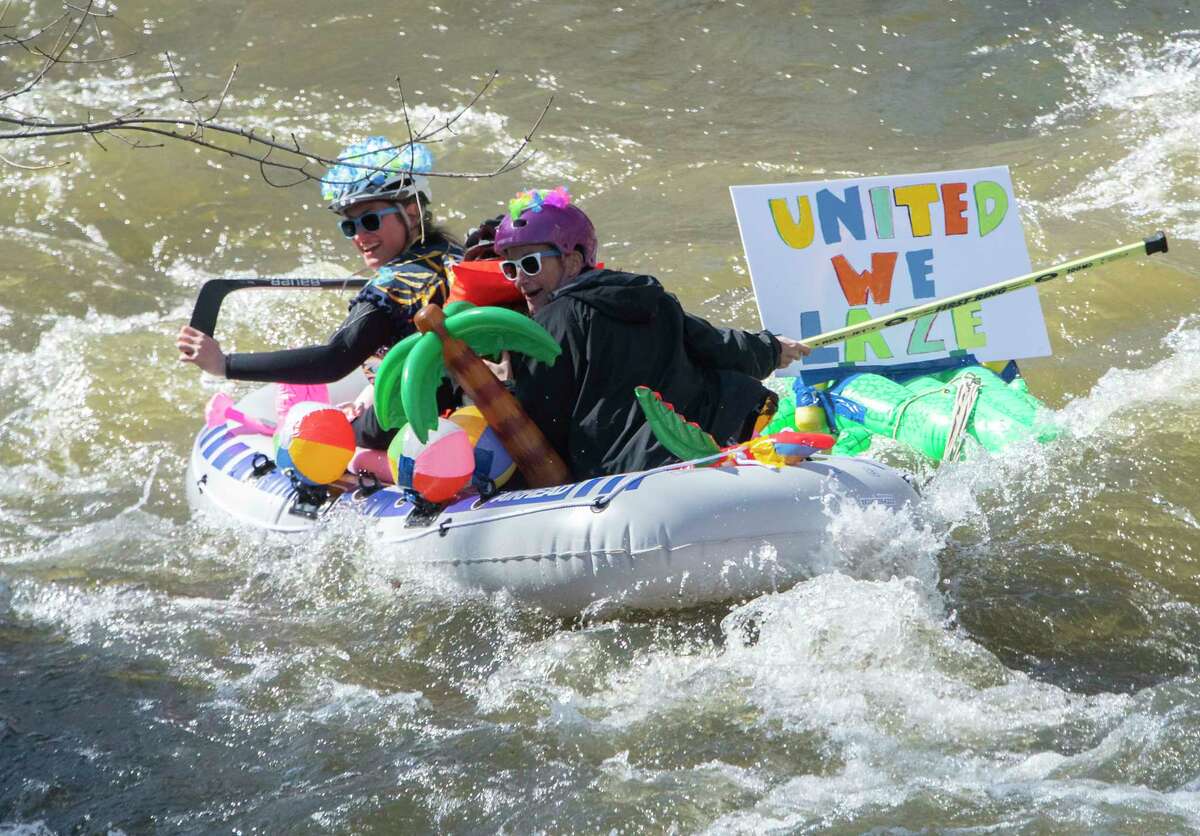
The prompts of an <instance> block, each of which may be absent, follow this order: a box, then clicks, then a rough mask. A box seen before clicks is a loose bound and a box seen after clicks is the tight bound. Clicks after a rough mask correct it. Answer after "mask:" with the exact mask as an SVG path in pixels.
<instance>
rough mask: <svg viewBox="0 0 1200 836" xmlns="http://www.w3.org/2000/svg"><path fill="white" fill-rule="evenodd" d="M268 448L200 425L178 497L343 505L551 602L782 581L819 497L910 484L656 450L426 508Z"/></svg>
mask: <svg viewBox="0 0 1200 836" xmlns="http://www.w3.org/2000/svg"><path fill="white" fill-rule="evenodd" d="M364 383H365V380H364V379H363V378H362V376H361V375H360V374H357V373H356V374H355V375H352V376H351V377H350V378H347V379H346V380H344V381H341V382H340V383H338V384H334V385H333V386H332V387H331V392H330V394H331V397H332V399H333V400H334V402H335V403H336V402H338V401H340V400H351V399H352V398H353V396H354V394H356V393H357V392H358V390H359V389H361V387H362V386H363V384H364ZM236 414H239V415H243V416H245V417H246V418H247V419H249V420H250V421H253V420H255V419H258V420H262V419H269V418H270V417H273V415H274V387H273V386H264V387H262V388H260V389H258V390H256V391H254V392H252V393H251V394H250V395H248V396H247V397H246V398H244V399H243V400H242V401H240V402H239V403H238V404H237V411H236ZM272 455H273V447H272V440H271V437H270V436H267V435H263V434H256V433H254V432H247V431H246V427H245V426H244V425H242V424H240V423H239V422H238V421H237V420H235V419H229V420H226V421H224V422H222V423H219V424H217V425H216V426H213V427H207V428H205V429H204V430H202V431H201V432H200V433H199V434H198V435H197V437H196V440H195V443H194V444H193V447H192V452H191V458H190V463H189V467H188V475H187V490H188V496H189V500H190V501H191V502H192V504H193V505H194V506H195V507H199V508H205V509H208V510H210V511H212V512H215V513H217V514H220V515H221V516H223V517H226V518H229V519H232V520H236V521H238V522H240V523H243V524H247V525H251V526H254V527H257V528H261V529H269V530H274V531H282V532H295V533H302V532H304V531H307V530H309V529H311V528H312V526H314V525H317V524H318V523H319V521H320V520H321V519H322V518H323V517H325V516H326V515H328V514H331V513H346V512H348V513H355V514H357V515H359V516H360V517H362V518H363V519H364V520H365V521H367V523H368V524H369V525H371V527H372V538H373V539H374V541H375V542H376V543H377V544H378V547H379V548H382V549H384V550H386V553H387V554H389V555H391V556H393V557H394V559H395V560H396V561H397V562H398V563H404V564H408V565H410V566H419V567H420V569H421V571H428V572H433V573H438V574H439V575H443V576H445V577H446V578H449V579H451V580H453V581H454V582H456V583H458V584H460V585H461V586H463V587H467V588H471V589H479V590H483V591H486V592H497V591H501V590H504V591H507V592H508V593H509V594H511V595H512V596H513V597H514V598H516V599H517V600H520V601H522V602H526V603H530V604H534V605H536V606H538V607H541V608H542V609H544V610H547V611H549V612H551V613H556V614H562V615H574V614H578V613H580V612H582V611H584V610H586V609H588V608H590V607H597V606H605V605H613V606H615V607H617V608H632V609H651V610H655V609H672V608H681V607H688V606H693V605H696V604H700V603H705V602H715V601H723V600H729V599H733V598H739V597H746V596H751V595H756V594H761V593H763V592H767V591H771V590H774V589H778V588H783V587H786V586H789V585H791V584H794V583H796V582H797V581H799V580H802V579H804V578H806V577H810V576H811V575H813V574H814V573H816V572H818V571H821V570H822V568H823V567H825V566H827V565H829V563H830V562H831V561H830V557H831V554H830V552H831V548H832V545H831V543H830V541H829V537H830V534H829V517H828V511H827V508H828V506H830V504H831V503H832V504H834V505H836V503H838V502H855V503H861V504H869V503H880V504H883V505H886V506H889V507H894V508H899V507H902V506H904V505H906V504H910V503H915V502H916V500H917V495H916V493H915V492H914V491H913V489H912V487H911V486H910V485H909V483H908V482H907V481H906V480H905V479H904V478H903V477H902V476H901V475H900V474H899V473H897V472H896V471H894V470H892V469H890V468H887V467H884V466H883V465H880V464H877V463H875V462H872V461H869V460H866V459H851V458H840V457H814V458H813V459H811V460H808V461H804V462H802V463H801V464H799V465H795V466H788V467H781V468H772V467H767V466H763V465H754V464H748V465H743V466H728V467H709V468H692V467H686V466H669V467H665V468H659V469H656V470H651V471H646V472H642V473H629V474H623V475H619V476H611V477H603V478H596V479H589V480H587V481H584V482H578V483H575V484H569V485H559V486H555V487H550V488H541V489H536V490H517V491H508V492H502V493H499V494H497V495H495V496H492V497H491V498H488V499H484V498H482V497H480V496H478V495H474V494H471V495H462V496H460V497H459V498H457V499H455V500H453V501H451V502H449V503H448V504H446V505H444V506H441V507H436V508H433V509H430V508H429V507H427V506H426V507H422V508H417V507H414V506H413V504H412V503H411V502H410V501H409V499H408V498H407V496H406V494H405V493H404V492H403V491H402V490H400V489H398V488H396V487H394V486H391V485H379V484H377V483H375V482H374V481H373V480H368V483H365V484H364V483H361V482H357V481H355V480H352V479H349V478H347V479H343V480H340V481H338V482H336V483H335V484H333V485H330V486H328V487H322V488H312V487H306V486H304V485H302V484H300V483H298V482H297V481H296V480H295V479H294V478H292V477H290V476H289V475H288V474H287V473H286V472H282V471H281V470H280V469H279V468H278V467H276V466H275V463H274V461H273V460H272Z"/></svg>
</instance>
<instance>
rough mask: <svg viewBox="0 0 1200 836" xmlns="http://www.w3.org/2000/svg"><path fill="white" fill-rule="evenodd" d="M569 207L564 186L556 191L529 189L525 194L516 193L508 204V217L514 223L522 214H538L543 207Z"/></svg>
mask: <svg viewBox="0 0 1200 836" xmlns="http://www.w3.org/2000/svg"><path fill="white" fill-rule="evenodd" d="M570 205H571V195H570V193H569V192H568V191H567V187H566V186H559V187H558V188H556V189H530V190H529V191H527V192H517V196H516V197H514V198H513V199H512V200H510V201H509V202H508V216H509V217H510V218H512V219H513V220H514V221H515V220H516V219H517V218H519V217H521V214H522V213H524V212H540V211H542V207H543V206H557V207H558V208H560V209H565V208H566V207H568V206H570Z"/></svg>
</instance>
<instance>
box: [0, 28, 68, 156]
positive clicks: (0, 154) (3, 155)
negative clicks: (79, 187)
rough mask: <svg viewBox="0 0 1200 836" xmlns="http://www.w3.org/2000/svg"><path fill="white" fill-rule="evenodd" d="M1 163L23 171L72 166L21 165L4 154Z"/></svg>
mask: <svg viewBox="0 0 1200 836" xmlns="http://www.w3.org/2000/svg"><path fill="white" fill-rule="evenodd" d="M3 19H4V13H3V12H0V20H3ZM0 163H4V164H5V165H10V166H12V167H13V168H19V169H22V170H23V171H45V170H46V169H48V168H62V167H63V166H67V165H70V163H69V162H61V163H45V164H43V165H24V164H23V163H19V162H17V161H16V160H10V159H9V158H8V157H6V156H4V155H3V154H0Z"/></svg>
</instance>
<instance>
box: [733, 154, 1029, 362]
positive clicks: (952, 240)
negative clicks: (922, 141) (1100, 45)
mask: <svg viewBox="0 0 1200 836" xmlns="http://www.w3.org/2000/svg"><path fill="white" fill-rule="evenodd" d="M730 192H731V194H732V196H733V208H734V211H735V212H736V213H737V220H738V229H739V230H740V231H741V234H742V246H743V247H744V248H745V250H746V261H747V262H748V264H749V266H750V279H751V281H752V282H753V284H754V295H755V297H756V298H757V300H758V311H759V314H760V315H761V316H762V321H763V327H765V328H767V329H769V330H771V331H773V332H775V333H778V334H783V335H785V336H789V337H805V336H810V337H811V336H815V335H817V334H819V333H822V332H824V331H832V330H833V329H835V328H840V327H842V326H845V325H853V324H855V323H858V322H863V321H865V320H867V319H871V318H873V317H876V316H880V315H881V314H885V313H891V312H894V311H898V310H903V309H905V308H909V307H912V306H914V305H916V304H920V303H922V302H927V301H930V300H932V299H938V298H941V297H944V296H950V295H952V294H955V293H961V292H963V291H967V290H974V289H975V288H978V287H982V286H984V285H987V284H992V283H994V282H997V281H1000V280H1001V279H1007V278H1011V277H1013V276H1019V275H1021V274H1023V273H1029V272H1031V271H1032V269H1033V268H1032V266H1031V265H1030V263H1029V253H1028V251H1027V250H1026V249H1025V232H1024V230H1023V229H1022V227H1021V218H1020V213H1019V212H1018V211H1017V200H1016V197H1015V195H1014V194H1013V188H1012V180H1011V179H1010V177H1009V174H1008V167H1007V166H998V167H994V168H977V169H971V170H967V171H945V172H940V173H934V174H906V175H901V176H896V177H861V178H854V179H849V180H826V181H819V182H811V183H782V184H777V185H768V186H733V187H731V188H730ZM1049 353H1050V341H1049V339H1048V338H1047V336H1046V323H1045V321H1044V320H1043V318H1042V308H1041V304H1040V303H1039V301H1038V296H1037V290H1036V289H1035V288H1027V289H1025V290H1019V291H1016V292H1014V293H1009V294H1006V295H1004V296H999V297H996V298H993V299H987V300H985V301H983V302H976V303H973V304H970V305H966V306H963V307H960V308H957V309H956V310H953V311H946V312H944V313H940V314H933V315H930V316H927V317H921V318H919V319H917V320H916V321H915V322H911V323H906V324H904V325H896V326H893V327H891V328H888V329H886V330H884V331H880V332H878V333H875V334H870V335H867V336H863V337H855V338H852V339H849V340H846V341H845V342H843V343H841V344H839V345H836V346H828V347H826V348H819V349H816V350H815V351H813V353H812V356H810V357H808V358H805V360H804V361H803V363H802V364H801V363H794V364H793V365H791V366H789V367H788V368H787V369H786V370H785V371H783V372H781V374H787V375H798V374H800V372H801V371H803V372H804V376H805V377H806V378H808V379H810V380H811V379H812V378H813V377H817V378H818V379H819V375H814V374H813V372H814V371H815V370H817V369H827V368H828V369H837V370H839V371H840V370H848V369H854V370H855V371H865V370H868V369H872V368H876V369H878V367H884V366H898V365H904V364H911V363H920V362H924V361H929V360H937V359H941V358H947V357H958V356H962V355H964V354H971V355H974V356H975V358H977V359H978V360H980V361H986V360H1010V359H1017V358H1021V357H1043V356H1046V355H1048V354H1049ZM839 376H840V375H839Z"/></svg>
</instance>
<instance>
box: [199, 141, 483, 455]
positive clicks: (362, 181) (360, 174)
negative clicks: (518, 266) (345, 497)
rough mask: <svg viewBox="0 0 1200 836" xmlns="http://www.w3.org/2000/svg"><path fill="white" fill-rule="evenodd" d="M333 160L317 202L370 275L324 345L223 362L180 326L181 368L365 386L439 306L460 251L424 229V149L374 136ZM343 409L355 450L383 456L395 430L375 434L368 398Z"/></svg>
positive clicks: (428, 159)
mask: <svg viewBox="0 0 1200 836" xmlns="http://www.w3.org/2000/svg"><path fill="white" fill-rule="evenodd" d="M339 159H340V160H341V162H340V163H339V164H338V165H337V166H334V167H333V168H332V169H330V170H329V173H328V174H327V175H326V176H325V178H324V179H323V180H322V184H321V185H322V188H321V194H322V197H324V198H325V200H327V201H329V208H330V209H331V210H333V211H334V212H337V213H338V214H339V215H341V216H342V220H341V221H340V222H339V227H340V229H341V231H342V234H343V235H345V236H346V237H347V238H349V239H351V240H352V241H353V242H354V246H355V247H356V248H357V249H358V251H359V253H360V254H361V255H362V258H363V262H364V263H365V264H366V266H367V267H368V268H371V269H373V270H376V271H377V272H376V275H375V277H374V278H373V279H372V280H371V282H370V283H369V284H368V285H367V286H366V287H365V288H363V290H362V292H360V293H359V294H358V295H357V296H355V297H354V299H353V300H351V302H350V314H349V316H348V317H347V318H346V320H345V321H344V322H343V323H342V325H341V326H340V327H339V328H338V329H337V330H336V331H334V333H333V336H331V337H330V338H329V341H328V342H327V343H325V344H324V345H317V346H308V347H305V348H294V349H288V350H284V351H270V352H258V353H254V354H225V353H224V352H223V351H222V350H221V346H220V344H218V343H217V341H216V340H215V339H213V338H212V337H210V336H208V335H207V334H204V333H202V332H201V331H199V330H197V329H195V328H192V327H190V326H184V327H183V328H182V329H180V332H179V337H178V339H177V340H176V345H177V346H178V347H179V353H180V356H179V359H180V361H181V362H184V363H193V364H195V365H197V366H199V367H200V368H201V369H203V370H204V371H206V372H208V373H209V374H214V375H217V376H219V377H227V378H230V379H232V380H257V381H263V382H279V383H289V384H321V383H332V382H334V381H336V380H340V379H341V378H343V377H345V376H346V375H347V374H349V373H350V372H351V371H353V370H354V368H355V367H356V366H358V365H360V364H364V369H365V371H366V373H367V378H368V379H369V380H370V379H373V377H374V366H375V365H376V364H377V362H378V360H379V359H381V358H382V357H383V355H384V354H386V353H387V350H388V349H389V348H391V347H392V346H393V345H395V344H396V343H397V342H399V341H400V340H401V339H403V338H404V337H406V336H408V335H409V334H411V333H412V332H413V331H414V330H415V326H414V325H413V324H412V318H413V315H414V314H415V313H416V312H417V311H419V310H420V309H421V308H422V307H424V306H425V305H426V304H429V303H430V302H435V303H442V302H445V300H446V297H447V295H448V293H449V280H448V278H447V274H446V262H447V259H448V258H449V259H454V258H457V257H461V255H462V249H461V248H460V247H459V246H458V244H457V243H456V242H455V241H454V240H453V239H452V238H451V237H450V236H449V235H448V234H447V233H446V232H445V231H444V230H443V229H441V228H440V227H438V226H434V225H433V224H432V220H433V219H432V214H431V213H430V211H429V208H428V207H429V203H430V197H431V190H430V187H429V180H428V178H427V177H426V176H424V172H427V171H429V170H430V169H431V168H432V165H433V158H432V156H431V155H430V153H429V151H428V149H426V148H425V146H423V145H421V144H419V143H410V144H408V145H403V146H396V145H393V144H391V143H390V142H389V141H388V140H387V139H385V138H384V137H378V136H376V137H370V138H368V139H366V140H364V141H363V142H360V143H356V144H354V145H351V146H350V147H349V148H347V149H346V150H345V151H343V152H342V154H341V155H340V157H339ZM347 410H348V413H349V415H350V417H351V418H352V420H353V424H354V436H355V441H356V443H357V444H358V446H360V447H365V448H369V449H375V450H383V449H386V448H387V446H388V444H389V443H390V442H391V440H392V437H393V436H394V435H395V431H394V430H384V429H383V428H382V427H380V426H379V422H378V421H377V419H376V417H375V409H374V406H373V404H372V399H371V397H370V393H369V392H367V393H365V396H360V397H359V399H358V400H357V401H356V402H355V404H354V405H352V406H349V407H347Z"/></svg>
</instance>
